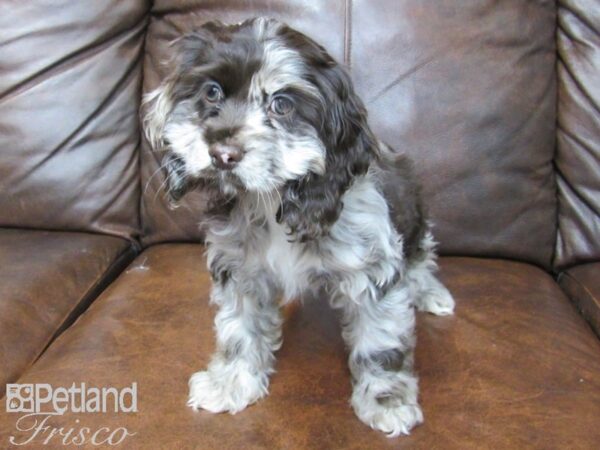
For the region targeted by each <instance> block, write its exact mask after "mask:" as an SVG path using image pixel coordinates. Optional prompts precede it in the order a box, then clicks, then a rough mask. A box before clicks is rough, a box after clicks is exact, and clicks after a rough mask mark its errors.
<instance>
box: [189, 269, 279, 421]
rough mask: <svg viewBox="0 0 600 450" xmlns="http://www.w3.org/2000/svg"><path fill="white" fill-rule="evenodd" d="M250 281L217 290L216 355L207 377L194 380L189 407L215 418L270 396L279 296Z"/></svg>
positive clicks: (203, 374) (199, 374) (214, 295)
mask: <svg viewBox="0 0 600 450" xmlns="http://www.w3.org/2000/svg"><path fill="white" fill-rule="evenodd" d="M240 278H245V280H246V283H245V285H240V284H239V282H237V281H234V280H235V277H231V278H229V279H228V280H227V281H226V282H225V283H222V284H217V285H215V286H214V287H213V292H212V301H213V302H214V303H215V304H217V305H218V307H219V311H218V312H217V315H216V317H215V331H216V352H215V354H214V355H213V357H212V360H211V362H210V363H209V365H208V368H207V369H206V370H205V371H202V372H197V373H195V374H194V375H192V377H191V379H190V395H189V400H188V405H189V406H191V407H192V408H194V409H199V408H202V409H206V410H208V411H210V412H214V413H217V412H224V411H227V412H230V413H232V414H234V413H236V412H238V411H241V410H242V409H244V408H245V407H246V406H248V405H250V404H252V403H254V402H256V401H257V400H258V399H260V398H262V397H264V396H265V395H266V394H267V391H268V386H269V375H270V374H271V373H272V372H273V367H274V363H275V357H274V354H273V353H274V352H275V351H276V350H277V349H279V347H280V346H281V323H282V319H281V316H280V312H279V307H278V305H277V303H276V302H275V295H274V292H273V290H272V289H271V288H270V287H268V286H267V285H266V283H265V285H262V286H261V285H260V284H259V283H258V282H257V281H256V280H255V281H249V278H247V277H240Z"/></svg>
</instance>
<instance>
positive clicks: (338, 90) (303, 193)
mask: <svg viewBox="0 0 600 450" xmlns="http://www.w3.org/2000/svg"><path fill="white" fill-rule="evenodd" d="M288 30H289V29H288ZM286 33H289V34H288V38H289V39H291V40H292V41H293V45H294V46H295V47H296V48H298V49H299V50H300V53H301V54H302V56H303V57H304V58H305V61H306V62H307V64H308V65H309V67H310V69H311V70H310V80H309V81H310V82H311V83H313V84H314V85H315V86H316V87H317V88H318V90H319V92H320V93H321V96H322V105H321V107H322V110H323V111H324V112H323V113H322V124H321V129H320V130H319V132H320V138H321V140H322V142H323V143H324V144H325V147H326V162H325V173H324V174H322V175H318V174H315V173H309V174H308V175H306V176H304V177H303V178H301V179H299V180H294V181H292V182H290V183H288V184H287V185H286V187H285V189H284V191H283V195H282V204H281V207H280V208H279V211H278V213H277V220H278V221H279V222H283V223H285V224H286V225H288V227H289V228H290V231H291V233H292V234H293V235H294V237H295V238H296V239H298V240H299V241H301V242H305V241H308V240H311V239H315V238H317V237H319V236H323V235H325V234H327V233H328V232H329V229H330V228H331V226H332V225H333V224H334V223H335V221H336V220H337V219H338V217H339V216H340V213H341V211H342V208H343V203H342V199H341V198H342V195H343V194H344V192H346V190H347V189H348V188H349V187H350V185H351V183H352V181H353V179H354V178H355V177H356V176H358V175H363V174H364V173H366V171H367V169H368V168H369V164H370V162H371V160H372V159H373V158H375V157H376V155H377V142H376V140H375V138H374V136H373V133H372V132H371V129H370V128H369V125H368V123H367V112H366V109H365V107H364V105H363V103H362V101H361V100H360V98H359V97H358V96H357V95H356V93H355V92H354V88H353V86H352V81H351V79H350V76H349V75H348V73H347V72H346V71H345V69H344V68H342V67H341V66H340V65H338V64H337V63H336V62H335V60H333V58H331V56H329V54H328V53H327V52H326V51H325V49H324V48H323V47H321V46H320V45H318V44H317V43H315V42H314V41H312V40H310V39H309V38H307V37H305V36H304V35H301V34H300V33H295V32H294V31H293V30H290V31H286ZM289 35H291V36H292V37H291V38H290V37H289Z"/></svg>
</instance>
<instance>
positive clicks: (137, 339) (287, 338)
mask: <svg viewBox="0 0 600 450" xmlns="http://www.w3.org/2000/svg"><path fill="white" fill-rule="evenodd" d="M204 264H205V263H204V258H203V248H202V247H201V246H198V245H193V244H168V245H160V246H154V247H151V248H149V249H148V250H146V251H145V252H144V253H142V254H141V255H140V256H139V257H138V258H137V260H136V261H135V262H134V263H132V264H131V265H130V267H129V268H128V269H127V270H126V271H125V272H124V273H123V274H122V275H121V276H120V277H119V278H118V279H117V280H116V281H115V282H114V283H113V284H112V285H111V286H109V287H108V289H107V290H106V291H105V292H104V293H103V294H102V295H101V297H100V298H99V299H98V300H97V301H95V302H94V303H93V304H92V306H91V307H90V309H89V310H88V313H87V314H85V315H84V316H83V317H81V319H80V320H79V321H78V322H77V323H76V324H75V325H74V326H72V327H71V328H70V329H69V330H68V331H67V332H65V333H63V334H62V335H61V336H60V337H59V338H58V339H57V340H56V341H55V342H54V344H53V345H52V346H51V347H50V349H49V350H48V351H47V352H46V353H45V354H44V355H43V356H42V358H41V359H40V360H39V361H38V362H37V363H36V364H35V365H34V366H33V367H32V368H31V370H29V371H28V372H27V374H26V375H25V376H24V377H22V379H21V380H20V381H21V382H28V383H34V382H37V383H51V384H52V385H54V386H69V385H70V384H71V383H73V382H75V383H81V382H86V383H87V384H88V385H90V386H92V385H93V386H115V387H125V386H128V385H130V384H131V383H133V382H137V383H138V409H139V412H138V413H136V414H124V413H119V414H114V413H112V414H108V413H107V414H78V415H74V414H71V413H67V414H66V415H64V416H62V417H52V418H50V420H49V422H48V424H49V425H51V426H64V427H71V426H73V424H74V423H75V420H76V419H79V420H80V423H79V424H78V425H77V426H89V427H91V428H92V429H97V428H99V427H101V426H106V427H110V428H111V429H115V428H116V427H127V428H128V430H129V431H130V432H135V433H137V434H136V435H135V436H133V437H130V438H128V440H127V441H125V443H124V444H122V445H126V446H127V447H128V448H140V449H153V448H215V449H216V448H231V449H237V448H245V449H265V448H287V449H306V448H348V449H365V448H369V449H376V448H390V447H394V448H404V446H406V448H444V449H450V448H457V449H465V448H593V447H594V445H595V444H597V442H598V441H599V439H600V429H599V428H598V426H597V418H598V417H600V343H599V342H598V340H597V338H596V337H595V336H594V334H593V333H592V332H591V330H590V329H589V327H587V326H586V324H585V322H584V321H583V319H582V318H581V317H580V316H579V315H578V314H577V312H576V311H575V309H574V308H573V306H572V305H571V304H570V302H569V301H568V300H567V299H566V297H565V296H564V294H563V293H562V291H561V290H560V288H559V287H558V285H557V284H556V283H555V282H554V281H553V280H552V278H551V277H550V276H549V275H547V274H546V273H544V272H543V271H541V270H540V269H538V268H536V267H534V266H530V265H526V264H522V263H515V262H509V261H501V260H483V259H474V258H447V259H442V261H441V266H442V270H441V274H442V278H443V280H444V281H445V282H446V284H447V286H448V287H449V288H450V290H451V291H452V292H453V294H454V296H455V297H456V300H457V313H456V316H454V317H448V318H440V317H434V316H430V315H419V318H418V344H417V355H416V363H417V368H418V371H419V374H420V379H421V382H420V386H421V395H420V398H421V404H422V406H423V410H424V413H425V424H424V425H422V426H420V427H418V428H416V429H415V430H414V431H413V433H412V435H411V436H409V437H401V438H398V439H396V440H389V439H387V438H386V437H384V436H383V435H381V434H379V433H377V432H375V431H372V430H370V429H369V428H368V427H366V426H365V425H363V424H362V423H360V422H359V421H358V419H356V418H355V417H354V414H353V412H352V410H351V408H350V406H349V403H348V399H349V395H350V389H351V387H350V376H349V372H348V370H347V368H346V354H345V350H344V345H343V343H342V340H341V337H340V330H339V326H338V324H337V320H336V317H335V314H333V313H332V312H331V311H330V310H329V308H328V307H327V306H326V302H325V299H316V300H313V301H308V302H306V304H305V305H304V306H303V307H299V306H292V307H291V308H288V309H287V310H286V315H287V319H286V322H285V328H284V344H283V347H282V349H281V350H280V351H279V352H278V363H277V373H276V374H275V375H274V376H273V377H272V382H271V387H270V395H269V396H268V397H267V398H266V399H264V400H261V401H260V402H259V403H258V404H256V405H253V406H251V407H249V408H248V409H247V410H245V411H243V412H241V413H239V414H237V415H234V416H231V415H228V414H221V415H212V414H209V413H206V412H194V411H192V410H191V409H190V408H188V407H187V406H186V405H185V403H186V400H187V398H186V397H187V389H188V386H187V381H188V378H189V376H190V375H191V374H192V372H194V371H197V370H200V369H202V368H203V367H204V366H205V364H206V363H207V361H208V359H209V357H210V354H211V351H212V349H213V342H214V340H213V330H212V320H213V314H214V310H213V308H212V307H210V306H209V305H208V293H209V288H210V277H209V274H208V273H207V272H206V269H205V265H204ZM18 417H19V415H18V414H14V413H12V414H7V413H0V442H3V443H4V442H6V440H7V439H8V436H11V435H13V436H21V438H22V437H23V434H19V433H18V432H16V430H15V421H16V419H17V418H18ZM65 429H66V428H65ZM25 434H26V435H29V433H25Z"/></svg>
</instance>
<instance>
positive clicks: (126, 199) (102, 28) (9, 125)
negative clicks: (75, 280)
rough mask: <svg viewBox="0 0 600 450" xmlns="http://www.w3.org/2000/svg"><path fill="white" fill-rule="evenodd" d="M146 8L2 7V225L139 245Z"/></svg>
mask: <svg viewBox="0 0 600 450" xmlns="http://www.w3.org/2000/svg"><path fill="white" fill-rule="evenodd" d="M148 9H149V3H148V2H146V1H143V0H94V1H87V2H82V1H72V0H62V1H55V2H42V1H22V2H19V1H15V2H1V3H0V192H1V195H0V226H4V227H31V228H44V229H62V230H86V231H96V232H103V233H109V234H115V235H121V236H133V235H135V234H137V233H138V229H139V191H140V189H139V169H138V165H139V159H138V151H137V148H138V146H139V130H138V114H137V111H138V108H139V98H140V91H141V73H142V72H141V56H142V49H143V41H144V31H145V24H146V19H147V12H148Z"/></svg>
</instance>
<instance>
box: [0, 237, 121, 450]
mask: <svg viewBox="0 0 600 450" xmlns="http://www.w3.org/2000/svg"><path fill="white" fill-rule="evenodd" d="M132 257H133V253H132V251H131V244H130V243H129V242H127V241H126V240H124V239H120V238H116V237H111V236H100V235H92V234H86V233H73V232H59V231H34V230H18V229H0V337H1V338H0V397H2V396H3V395H4V389H5V384H6V383H13V382H15V381H16V380H17V378H18V377H19V375H21V373H22V372H23V371H24V370H25V369H26V368H27V367H28V366H30V365H31V364H32V363H33V362H34V361H35V359H36V358H37V357H38V356H39V355H40V354H41V353H42V351H43V350H44V349H45V347H46V345H48V344H49V343H50V342H51V341H52V339H53V338H54V336H55V335H57V334H58V333H59V332H60V331H61V330H62V329H64V328H65V327H67V326H68V325H70V322H72V320H73V318H74V313H77V312H81V310H82V309H84V308H85V307H86V306H87V305H88V304H89V302H91V301H92V300H93V299H94V297H95V296H96V295H97V294H98V292H99V290H101V289H102V287H103V286H104V285H106V284H108V282H109V281H110V278H111V274H112V275H113V276H114V272H116V271H119V270H122V268H123V265H124V264H125V265H126V264H127V263H128V262H129V261H131V259H132ZM2 444H4V442H2Z"/></svg>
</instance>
